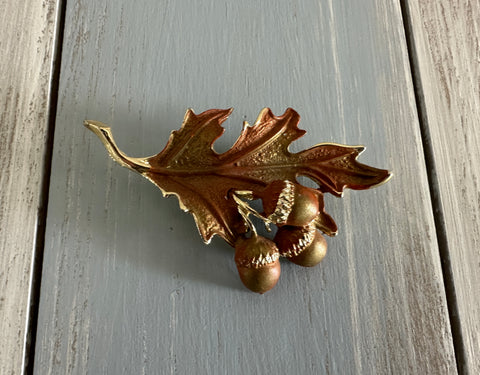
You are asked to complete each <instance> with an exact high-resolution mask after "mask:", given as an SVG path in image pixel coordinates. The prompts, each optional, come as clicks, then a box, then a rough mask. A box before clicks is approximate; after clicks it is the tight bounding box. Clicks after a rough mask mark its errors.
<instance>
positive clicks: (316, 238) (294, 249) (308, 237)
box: [274, 225, 327, 267]
mask: <svg viewBox="0 0 480 375" xmlns="http://www.w3.org/2000/svg"><path fill="white" fill-rule="evenodd" d="M274 241H275V243H276V244H277V246H278V249H279V251H280V255H281V256H283V257H286V258H287V259H288V260H290V261H291V262H293V263H295V264H298V265H299V266H303V267H313V266H316V265H317V264H318V263H320V262H321V261H322V259H323V258H324V257H325V255H326V254H327V241H326V240H325V237H323V236H322V234H321V233H320V231H318V230H317V229H316V228H315V226H314V225H308V226H306V227H292V226H283V227H281V228H279V230H278V232H277V234H276V235H275V239H274Z"/></svg>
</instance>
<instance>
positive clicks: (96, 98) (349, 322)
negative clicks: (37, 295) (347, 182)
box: [35, 0, 456, 374]
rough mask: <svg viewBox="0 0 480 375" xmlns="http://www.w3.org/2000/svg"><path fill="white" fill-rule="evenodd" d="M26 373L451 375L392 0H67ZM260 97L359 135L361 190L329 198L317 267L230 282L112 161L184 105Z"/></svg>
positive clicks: (248, 102)
mask: <svg viewBox="0 0 480 375" xmlns="http://www.w3.org/2000/svg"><path fill="white" fill-rule="evenodd" d="M67 5H68V8H67V16H66V29H65V43H64V49H63V58H62V60H63V61H62V75H61V82H60V98H59V107H58V114H57V123H56V133H55V147H54V160H53V170H52V177H51V186H50V201H49V212H48V226H47V238H46V248H45V259H44V268H43V279H42V292H41V301H40V313H39V324H38V333H37V347H36V357H35V370H36V373H42V374H43V373H52V374H56V373H92V374H99V373H109V374H131V373H171V374H174V373H179V374H185V373H198V374H225V373H241V374H250V373H252V374H253V373H267V371H268V372H271V373H299V374H318V373H324V374H327V373H332V374H339V373H345V374H350V373H352V374H354V373H360V374H370V373H394V374H406V373H408V374H414V373H416V374H426V373H429V374H437V373H438V374H440V373H441V374H448V373H456V366H455V358H454V354H453V348H452V339H451V333H450V326H449V321H448V314H447V309H446V302H445V295H444V290H443V280H442V274H441V268H440V260H439V252H438V248H437V240H436V237H435V228H434V222H433V216H432V211H431V205H430V197H429V189H428V185H427V178H426V173H425V162H424V159H423V150H422V145H421V139H420V132H419V126H418V119H417V117H416V107H415V99H414V96H413V88H412V82H411V79H410V70H409V65H408V58H407V52H406V44H405V38H404V30H403V24H402V19H401V12H400V8H399V5H398V4H397V3H394V2H384V1H374V0H368V1H362V2H361V4H360V2H354V1H351V2H348V3H344V2H336V1H335V2H334V1H322V2H319V1H316V0H315V1H313V0H311V1H301V2H296V1H294V2H258V1H242V2H235V1H226V2H224V1H204V2H197V3H192V2H187V1H175V2H168V1H149V0H142V1H138V2H129V1H124V0H121V1H117V2H107V1H92V0H84V1H80V2H68V4H67ZM230 106H233V107H235V108H236V110H235V111H234V113H233V114H232V116H231V118H230V120H229V121H228V122H227V123H226V128H227V131H226V133H225V135H224V136H223V137H222V138H221V139H220V140H219V141H218V142H217V144H216V149H217V150H218V151H222V150H226V149H227V148H228V147H229V145H231V144H232V143H233V142H234V140H235V137H236V136H238V134H239V132H240V129H241V122H242V121H243V120H244V119H248V120H250V121H251V122H253V121H254V119H255V117H256V116H257V114H258V112H259V111H260V109H261V108H262V107H263V106H269V107H271V108H272V109H273V111H274V113H276V114H281V113H283V111H284V110H285V108H286V107H288V106H291V107H293V108H296V109H297V110H298V112H299V113H300V114H301V115H302V121H301V124H300V125H301V128H303V129H306V130H307V131H308V133H307V134H308V135H307V136H306V137H304V138H302V139H300V140H298V141H297V142H296V144H295V145H294V146H293V149H294V150H299V149H301V148H305V147H308V146H311V145H313V144H315V143H318V142H320V141H322V142H340V143H346V144H366V145H367V146H368V149H367V151H366V152H365V153H364V154H363V155H362V156H361V158H360V160H361V161H363V162H365V163H368V164H371V165H374V166H378V167H385V168H390V169H392V170H393V171H394V173H395V176H394V178H393V179H392V180H391V181H390V182H388V183H387V184H386V185H384V186H382V187H379V188H377V189H375V190H370V191H363V192H351V191H350V192H347V193H346V194H345V197H344V198H343V199H342V200H339V199H336V198H333V197H328V198H327V200H326V206H327V211H328V212H329V213H330V214H331V215H332V216H333V217H334V218H335V219H336V220H337V223H338V225H339V228H340V234H339V236H338V237H336V238H333V239H329V241H328V242H329V253H328V254H327V257H326V259H325V260H324V262H323V264H321V265H320V266H317V267H316V268H313V269H303V268H300V267H297V266H295V265H292V264H288V263H283V264H282V276H281V279H280V281H279V284H278V285H277V286H276V288H275V289H274V290H272V291H271V292H269V293H267V294H265V295H262V296H259V295H256V294H253V293H250V292H248V291H247V290H245V289H244V288H243V286H242V285H241V282H240V281H239V279H238V276H237V273H236V270H235V265H234V261H233V250H232V249H231V248H229V247H228V245H226V244H225V243H224V242H223V241H221V240H219V239H217V240H214V241H213V242H212V244H211V245H209V246H206V245H203V244H202V241H201V239H200V236H199V235H198V233H197V231H196V228H195V225H194V222H193V219H192V217H191V216H189V215H188V214H185V213H182V212H181V211H180V210H179V208H178V202H177V201H176V199H175V198H169V199H164V198H162V196H161V193H160V192H159V191H158V190H157V189H156V188H155V187H154V186H153V185H152V184H150V183H149V182H148V181H146V180H144V179H142V178H141V177H140V176H138V175H135V174H133V173H131V172H129V171H128V170H126V169H123V168H120V167H119V166H117V165H115V164H114V163H113V162H112V161H111V160H110V159H109V158H108V157H107V154H106V152H105V150H104V148H103V146H102V145H101V144H100V142H99V140H98V139H96V137H95V136H94V135H93V134H91V133H90V132H88V131H87V130H86V129H85V128H84V127H83V126H82V122H83V120H84V119H86V118H89V119H96V120H100V121H103V122H106V123H109V124H111V125H112V130H113V132H114V135H115V136H116V140H117V142H118V144H119V146H120V147H122V148H123V149H124V151H125V152H126V153H127V154H129V155H132V156H135V155H138V156H145V155H151V154H154V153H156V152H158V151H160V150H161V149H162V148H163V146H164V144H165V143H166V141H167V139H168V136H169V133H170V132H171V130H174V129H177V128H178V127H179V126H180V124H181V121H182V119H183V113H184V111H185V109H186V108H188V107H192V108H194V109H195V110H196V111H197V112H200V111H203V110H205V109H208V108H226V107H230Z"/></svg>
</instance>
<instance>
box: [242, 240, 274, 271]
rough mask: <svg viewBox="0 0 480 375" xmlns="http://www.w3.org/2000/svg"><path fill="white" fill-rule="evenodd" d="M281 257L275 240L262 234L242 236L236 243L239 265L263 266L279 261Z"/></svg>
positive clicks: (248, 266) (249, 266)
mask: <svg viewBox="0 0 480 375" xmlns="http://www.w3.org/2000/svg"><path fill="white" fill-rule="evenodd" d="M279 257H280V254H279V253H278V248H277V245H276V244H275V242H273V241H271V240H269V239H268V238H265V237H262V236H257V235H254V236H252V237H250V238H240V239H239V240H238V241H237V243H236V244H235V263H236V265H237V267H247V268H261V267H265V266H267V265H269V264H272V263H274V262H276V261H278V258H279Z"/></svg>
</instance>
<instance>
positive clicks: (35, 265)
mask: <svg viewBox="0 0 480 375" xmlns="http://www.w3.org/2000/svg"><path fill="white" fill-rule="evenodd" d="M66 5H67V1H66V0H58V5H57V17H56V27H55V28H56V30H55V32H54V40H53V47H52V64H51V76H50V85H49V88H48V92H49V95H48V98H49V100H48V103H47V108H46V111H47V113H46V116H47V132H46V138H45V154H44V158H43V173H42V176H41V182H40V199H39V206H38V211H37V227H36V231H35V242H34V245H33V256H32V266H31V278H30V286H29V296H28V310H27V320H26V330H25V342H24V351H23V364H22V370H23V373H24V374H33V372H34V371H33V370H34V369H33V367H34V359H35V346H36V338H37V325H38V312H39V305H40V287H41V281H42V269H43V255H44V248H45V233H46V227H47V212H48V199H49V190H50V176H51V170H52V156H53V144H54V133H55V121H56V114H57V104H58V91H59V81H60V68H61V62H62V48H63V36H64V30H65V14H66Z"/></svg>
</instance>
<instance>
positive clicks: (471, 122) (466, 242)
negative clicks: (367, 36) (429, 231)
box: [407, 0, 480, 374]
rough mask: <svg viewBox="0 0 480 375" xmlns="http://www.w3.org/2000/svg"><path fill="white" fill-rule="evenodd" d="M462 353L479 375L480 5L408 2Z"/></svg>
mask: <svg viewBox="0 0 480 375" xmlns="http://www.w3.org/2000/svg"><path fill="white" fill-rule="evenodd" d="M407 3H408V8H409V15H410V22H411V25H412V37H413V40H414V48H415V63H416V65H417V69H418V73H419V82H418V84H419V87H420V90H421V95H422V103H421V104H422V105H423V111H424V114H425V119H424V121H425V124H426V126H427V129H428V135H429V143H430V144H431V147H432V150H433V161H434V165H435V171H436V173H435V178H436V181H435V183H436V185H435V189H437V194H438V196H439V201H440V206H441V210H442V212H443V219H444V223H443V224H444V227H445V230H446V234H447V235H446V243H445V244H444V245H445V246H446V247H447V250H448V254H449V258H450V264H451V269H452V276H453V282H454V288H455V296H456V300H457V308H458V320H459V321H460V333H461V340H462V342H463V346H464V350H465V361H466V362H465V363H464V364H463V365H462V366H463V368H464V370H465V371H469V373H471V374H479V373H480V227H479V219H480V132H479V130H478V127H479V126H480V3H479V2H478V1H447V2H443V1H442V2H438V1H418V0H409V1H407Z"/></svg>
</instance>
